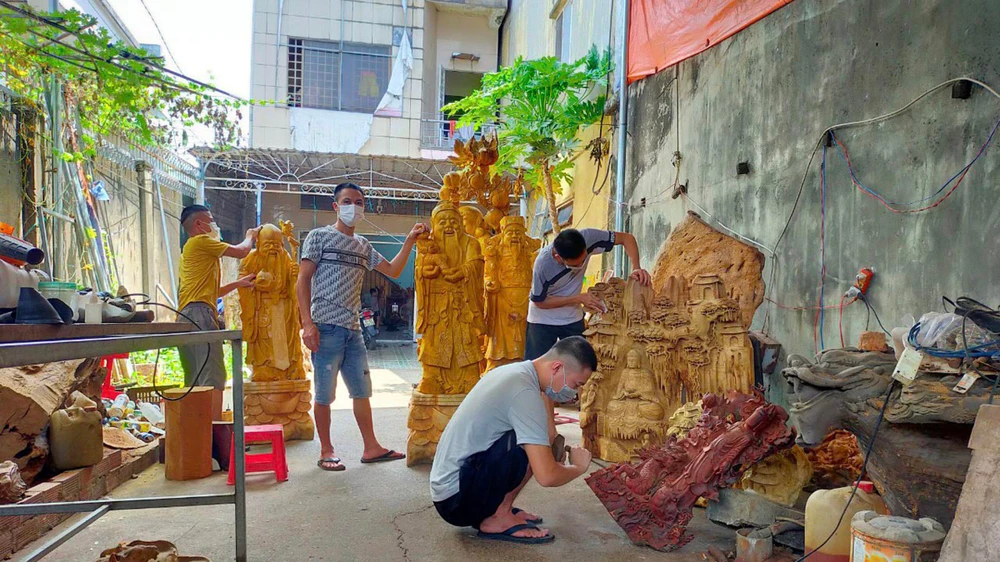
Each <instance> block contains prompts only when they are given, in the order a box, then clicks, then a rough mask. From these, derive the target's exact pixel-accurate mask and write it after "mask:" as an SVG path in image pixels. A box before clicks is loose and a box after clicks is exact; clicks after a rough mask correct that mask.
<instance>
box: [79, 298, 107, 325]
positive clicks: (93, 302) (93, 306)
mask: <svg viewBox="0 0 1000 562" xmlns="http://www.w3.org/2000/svg"><path fill="white" fill-rule="evenodd" d="M83 310H84V321H85V322H86V323H87V324H100V323H101V322H102V321H103V319H102V317H101V315H102V314H103V313H104V303H103V302H101V299H100V297H98V296H97V293H96V292H94V291H91V292H90V296H88V297H87V300H86V304H85V305H84V309H83Z"/></svg>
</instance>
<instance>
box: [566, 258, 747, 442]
mask: <svg viewBox="0 0 1000 562" xmlns="http://www.w3.org/2000/svg"><path fill="white" fill-rule="evenodd" d="M589 292H590V293H591V294H593V295H595V296H597V297H598V298H600V299H601V300H602V301H603V302H604V304H605V306H606V308H607V312H604V313H602V314H595V315H594V316H593V317H591V320H590V325H589V327H588V329H587V331H586V332H584V335H585V336H586V337H587V338H588V339H589V340H590V342H591V343H592V344H593V345H594V349H595V351H596V352H597V356H598V370H599V371H600V374H599V375H596V376H595V377H592V380H591V382H589V383H588V385H586V386H585V387H584V388H583V389H582V393H581V427H582V429H583V436H584V445H585V446H586V447H587V448H588V449H589V450H590V451H591V452H592V453H593V454H594V455H595V456H597V457H599V458H602V459H605V460H610V461H616V462H622V461H627V460H629V459H631V458H633V457H635V456H636V455H637V454H638V452H639V451H640V450H641V449H645V448H648V447H652V446H659V445H660V444H662V443H663V442H664V439H665V437H666V435H667V433H668V429H669V423H668V419H669V416H670V415H671V414H672V413H674V412H675V411H676V410H677V409H678V408H679V407H680V406H681V405H682V404H683V403H684V402H685V401H686V400H697V398H698V397H700V396H702V395H703V394H706V393H709V392H712V393H717V394H720V393H725V392H728V391H730V390H736V391H739V392H749V391H750V389H751V388H752V386H753V350H752V348H751V346H750V340H749V338H748V337H747V331H746V329H745V328H743V326H742V325H741V324H740V309H739V305H738V303H737V302H736V301H735V300H733V299H731V298H729V297H728V296H727V293H726V290H725V287H724V286H723V285H722V282H721V281H720V280H719V279H718V277H715V276H712V275H699V276H697V277H695V278H694V280H693V281H692V282H691V283H690V285H689V284H688V282H687V281H686V280H685V279H684V278H682V277H672V278H670V279H668V280H667V282H666V283H665V286H663V287H662V288H661V290H660V291H659V292H657V291H655V290H654V289H653V288H652V287H643V286H641V285H640V284H638V283H636V282H634V281H629V282H625V281H624V280H622V279H618V278H613V279H611V280H609V281H608V282H606V283H598V284H597V285H595V286H593V287H591V289H590V291H589Z"/></svg>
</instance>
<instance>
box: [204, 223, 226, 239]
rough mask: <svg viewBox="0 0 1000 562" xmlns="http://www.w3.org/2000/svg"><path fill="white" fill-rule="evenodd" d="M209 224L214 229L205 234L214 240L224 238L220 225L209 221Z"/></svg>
mask: <svg viewBox="0 0 1000 562" xmlns="http://www.w3.org/2000/svg"><path fill="white" fill-rule="evenodd" d="M208 225H209V226H210V227H211V228H212V230H211V231H210V232H206V233H205V234H206V235H207V236H208V237H209V238H212V239H213V240H222V231H221V230H219V225H217V224H215V223H214V222H211V223H208Z"/></svg>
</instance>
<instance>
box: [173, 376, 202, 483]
mask: <svg viewBox="0 0 1000 562" xmlns="http://www.w3.org/2000/svg"><path fill="white" fill-rule="evenodd" d="M188 390H189V389H188V388H171V389H169V390H165V391H163V395H164V397H165V398H166V399H167V407H166V412H165V414H166V422H167V455H166V461H167V462H166V465H167V466H166V471H165V472H166V477H167V480H194V479H196V478H205V477H206V476H209V475H211V474H212V387H210V386H196V387H194V388H193V389H190V393H189V392H188Z"/></svg>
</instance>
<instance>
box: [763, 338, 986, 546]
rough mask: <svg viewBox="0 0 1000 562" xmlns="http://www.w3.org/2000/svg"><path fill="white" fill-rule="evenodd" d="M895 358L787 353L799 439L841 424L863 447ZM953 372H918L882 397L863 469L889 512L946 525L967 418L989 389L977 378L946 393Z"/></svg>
mask: <svg viewBox="0 0 1000 562" xmlns="http://www.w3.org/2000/svg"><path fill="white" fill-rule="evenodd" d="M895 364H896V359H895V357H894V356H893V355H892V354H888V353H879V352H865V351H861V350H858V349H853V348H847V349H833V350H827V351H824V352H821V353H820V354H819V356H817V358H816V361H815V362H810V361H809V360H807V359H805V358H804V357H801V356H797V355H791V356H789V358H788V367H787V368H786V369H784V370H783V371H782V376H783V377H784V379H785V384H786V394H787V396H789V400H790V402H791V408H790V410H789V413H790V414H791V417H792V421H793V423H794V424H795V426H796V428H797V429H798V432H799V435H800V442H801V443H802V444H803V445H805V446H811V445H817V444H819V443H820V442H822V441H823V438H824V437H825V436H826V435H827V434H828V433H829V432H830V431H832V430H835V429H846V430H848V431H850V432H851V433H853V434H855V435H856V436H857V437H858V442H859V443H858V444H859V445H860V447H861V448H862V450H864V449H865V448H866V447H867V446H868V443H869V441H870V438H871V435H872V433H873V431H874V428H875V424H876V422H877V420H878V414H879V410H880V409H881V406H882V400H884V399H885V396H886V393H887V392H888V389H889V385H890V383H891V381H892V379H891V376H892V371H893V368H894V366H895ZM958 379H959V378H958V377H957V376H955V375H944V376H942V375H939V374H934V373H924V372H921V374H920V376H919V378H918V379H917V380H916V382H915V383H913V384H912V385H910V386H908V387H899V386H897V388H896V389H895V390H893V393H892V395H891V396H890V397H889V406H888V408H887V409H886V416H885V423H883V424H882V426H881V428H880V429H879V433H878V436H877V437H876V440H875V444H874V446H873V449H872V454H871V459H870V460H869V462H868V473H869V477H870V479H871V480H872V481H874V482H875V486H876V487H877V488H878V490H879V492H880V493H881V494H882V496H883V497H884V498H885V500H886V503H887V504H888V506H889V509H890V510H891V511H892V513H893V514H895V515H906V516H908V517H932V518H934V519H937V520H938V521H939V522H941V523H942V524H943V525H945V526H946V527H947V526H949V525H950V524H951V521H952V519H953V518H954V515H955V506H956V504H957V502H958V497H959V494H960V493H961V490H962V484H963V483H964V482H965V473H966V472H967V471H968V468H969V461H970V459H971V453H970V451H969V449H968V447H967V443H968V440H969V435H970V433H971V431H972V423H973V422H974V421H975V417H976V413H977V412H978V410H979V406H980V405H981V404H983V403H985V402H986V401H987V399H988V398H989V392H990V384H989V383H988V381H986V380H985V379H980V380H978V381H977V382H976V383H975V384H974V385H973V386H972V388H971V389H969V391H968V392H967V393H966V394H959V393H957V392H954V391H952V390H951V389H952V387H954V386H955V384H956V383H957V382H958ZM903 474H905V475H906V476H905V477H900V475H903Z"/></svg>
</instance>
